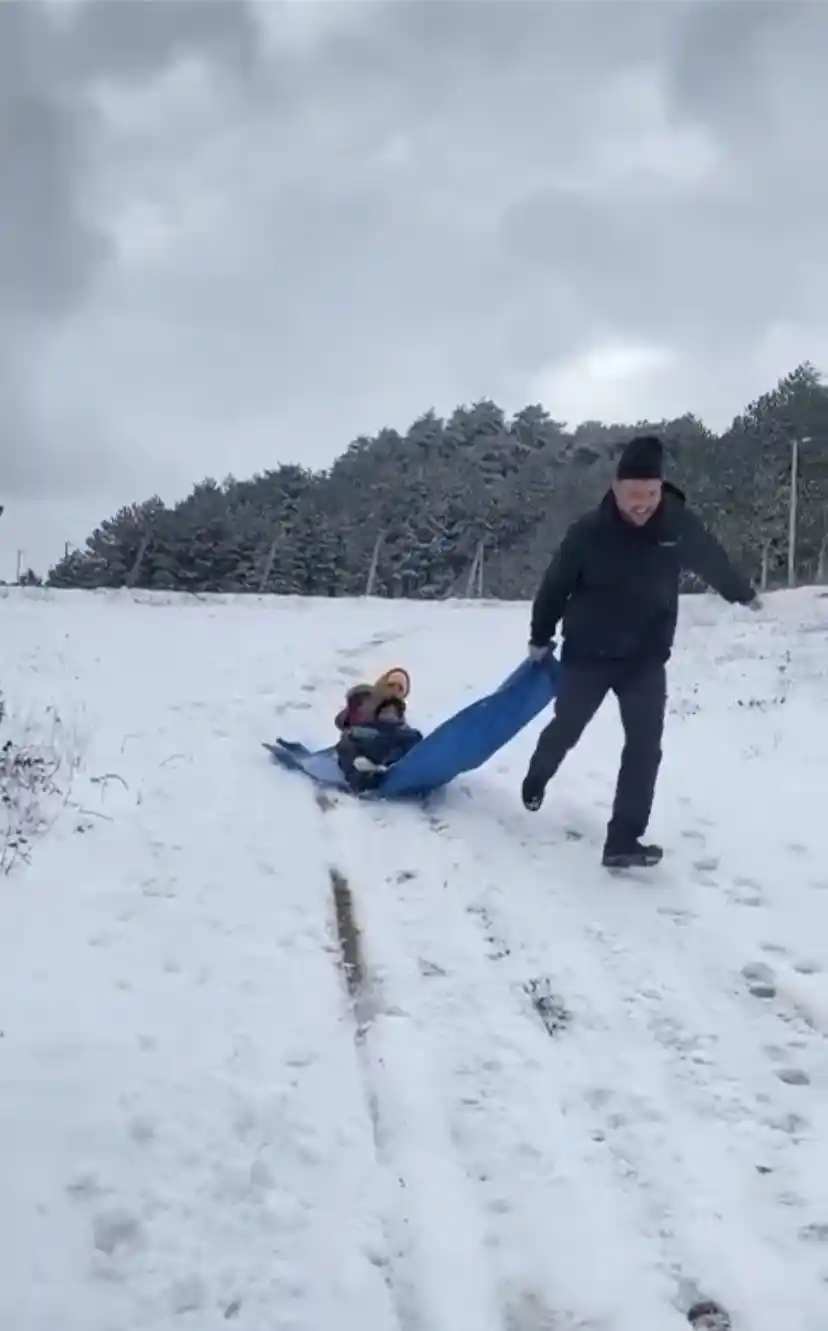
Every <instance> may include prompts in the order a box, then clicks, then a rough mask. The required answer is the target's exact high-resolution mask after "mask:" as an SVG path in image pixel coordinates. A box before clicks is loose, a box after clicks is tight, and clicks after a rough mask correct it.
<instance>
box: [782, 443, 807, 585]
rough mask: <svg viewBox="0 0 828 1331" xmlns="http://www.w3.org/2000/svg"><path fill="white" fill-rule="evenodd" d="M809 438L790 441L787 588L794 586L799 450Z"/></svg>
mask: <svg viewBox="0 0 828 1331" xmlns="http://www.w3.org/2000/svg"><path fill="white" fill-rule="evenodd" d="M810 442H811V441H810V439H809V438H803V439H797V438H796V436H794V438H793V439H792V440H791V477H790V485H791V494H790V499H789V501H788V586H789V587H795V586H796V524H797V518H798V508H799V450H800V448H801V446H802V444H809V443H810Z"/></svg>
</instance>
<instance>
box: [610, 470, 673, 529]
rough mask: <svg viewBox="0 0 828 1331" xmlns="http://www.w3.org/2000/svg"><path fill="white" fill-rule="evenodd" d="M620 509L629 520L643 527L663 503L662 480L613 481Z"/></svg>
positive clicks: (613, 490)
mask: <svg viewBox="0 0 828 1331" xmlns="http://www.w3.org/2000/svg"><path fill="white" fill-rule="evenodd" d="M612 492H613V494H614V495H615V502H616V504H617V505H618V511H619V513H620V514H621V516H622V517H623V518H626V519H627V521H628V522H632V523H633V524H634V525H635V526H636V527H643V526H644V523H645V522H649V520H650V518H651V517H652V516H653V514H654V513H655V511H656V509H657V508H658V506H659V504H660V503H661V481H613V483H612Z"/></svg>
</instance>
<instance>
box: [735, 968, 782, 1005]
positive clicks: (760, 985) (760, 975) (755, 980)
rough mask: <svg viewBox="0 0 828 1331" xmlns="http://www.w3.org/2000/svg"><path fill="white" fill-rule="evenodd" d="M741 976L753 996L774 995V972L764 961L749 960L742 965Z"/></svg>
mask: <svg viewBox="0 0 828 1331" xmlns="http://www.w3.org/2000/svg"><path fill="white" fill-rule="evenodd" d="M742 977H743V979H745V980H747V983H748V992H749V993H750V994H752V995H753V997H754V998H775V997H776V972H775V970H774V969H773V967H772V966H769V965H768V964H767V962H766V961H751V962H749V963H748V964H747V965H746V966H743V967H742Z"/></svg>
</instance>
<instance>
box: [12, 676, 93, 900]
mask: <svg viewBox="0 0 828 1331" xmlns="http://www.w3.org/2000/svg"><path fill="white" fill-rule="evenodd" d="M78 761H79V758H78V746H77V739H76V737H75V736H74V735H73V734H72V733H71V732H67V730H66V728H65V727H64V725H63V723H62V722H61V720H60V717H59V716H58V714H57V712H56V711H55V710H54V709H53V708H50V709H47V713H46V715H45V717H43V718H41V720H40V721H39V722H37V723H35V722H28V723H26V724H25V725H23V726H12V725H11V723H10V721H9V718H8V715H7V712H6V707H5V703H4V700H3V698H2V696H0V877H2V876H5V875H8V874H10V873H11V871H12V869H14V867H15V866H16V865H17V864H19V863H21V862H23V863H28V861H29V858H30V855H31V851H32V847H33V845H34V842H35V841H36V840H37V839H38V838H39V837H41V836H44V835H45V834H46V833H47V832H48V831H49V830H50V828H51V827H52V826H53V824H54V822H55V820H56V818H57V817H58V815H59V814H60V812H61V810H62V809H63V808H64V806H65V805H66V803H67V800H68V798H69V793H70V790H71V785H72V779H73V776H74V773H75V771H76V769H77V766H78Z"/></svg>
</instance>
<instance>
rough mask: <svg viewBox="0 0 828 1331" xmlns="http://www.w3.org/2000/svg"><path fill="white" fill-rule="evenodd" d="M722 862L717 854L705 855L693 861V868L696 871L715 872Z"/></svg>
mask: <svg viewBox="0 0 828 1331" xmlns="http://www.w3.org/2000/svg"><path fill="white" fill-rule="evenodd" d="M720 863H721V861H720V860H719V857H718V856H717V855H704V856H702V858H701V859H699V860H694V861H693V868H694V869H695V870H696V873H703V874H709V873H715V872H716V870H717V869H718V867H719V864H720Z"/></svg>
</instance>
